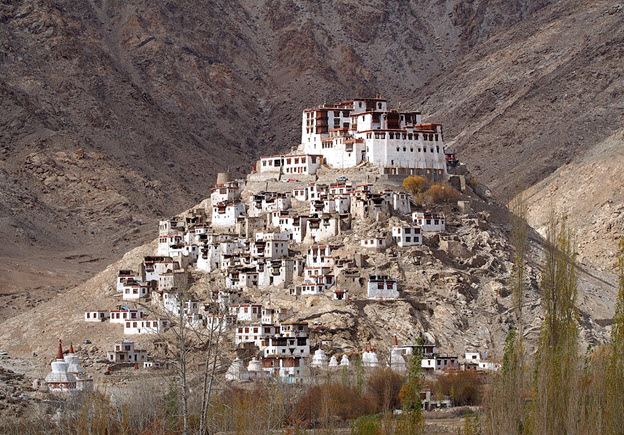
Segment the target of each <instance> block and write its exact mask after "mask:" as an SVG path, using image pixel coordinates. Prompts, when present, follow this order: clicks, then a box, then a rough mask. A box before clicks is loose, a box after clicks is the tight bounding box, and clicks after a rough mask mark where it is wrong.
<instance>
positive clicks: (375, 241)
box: [360, 237, 388, 249]
mask: <svg viewBox="0 0 624 435" xmlns="http://www.w3.org/2000/svg"><path fill="white" fill-rule="evenodd" d="M360 246H361V247H362V248H367V249H386V248H387V247H388V244H387V242H386V238H385V237H369V238H367V239H362V240H360Z"/></svg>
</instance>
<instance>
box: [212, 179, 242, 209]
mask: <svg viewBox="0 0 624 435" xmlns="http://www.w3.org/2000/svg"><path fill="white" fill-rule="evenodd" d="M239 198H240V187H239V186H238V183H226V184H217V185H216V186H215V187H213V188H212V189H210V203H211V204H218V203H220V202H233V201H235V200H237V199H239Z"/></svg>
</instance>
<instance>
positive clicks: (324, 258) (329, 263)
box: [306, 245, 335, 267]
mask: <svg viewBox="0 0 624 435" xmlns="http://www.w3.org/2000/svg"><path fill="white" fill-rule="evenodd" d="M334 248H335V247H332V246H330V245H312V246H310V247H309V248H308V252H307V253H306V266H307V267H334V265H335V260H334V258H333V257H332V250H333V249H334Z"/></svg>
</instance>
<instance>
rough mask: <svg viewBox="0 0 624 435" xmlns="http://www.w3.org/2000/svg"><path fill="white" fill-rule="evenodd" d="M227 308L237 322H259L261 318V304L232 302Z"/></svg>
mask: <svg viewBox="0 0 624 435" xmlns="http://www.w3.org/2000/svg"><path fill="white" fill-rule="evenodd" d="M229 310H230V314H231V315H233V316H236V321H237V322H259V321H260V320H261V319H262V305H261V304H234V305H230V308H229Z"/></svg>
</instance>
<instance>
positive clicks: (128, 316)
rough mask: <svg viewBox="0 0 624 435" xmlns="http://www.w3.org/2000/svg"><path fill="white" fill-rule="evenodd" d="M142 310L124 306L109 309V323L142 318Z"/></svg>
mask: <svg viewBox="0 0 624 435" xmlns="http://www.w3.org/2000/svg"><path fill="white" fill-rule="evenodd" d="M143 315H144V314H143V310H141V309H134V310H133V309H130V308H124V309H119V310H111V311H110V316H109V317H110V322H111V323H125V322H126V320H135V319H141V318H143Z"/></svg>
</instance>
